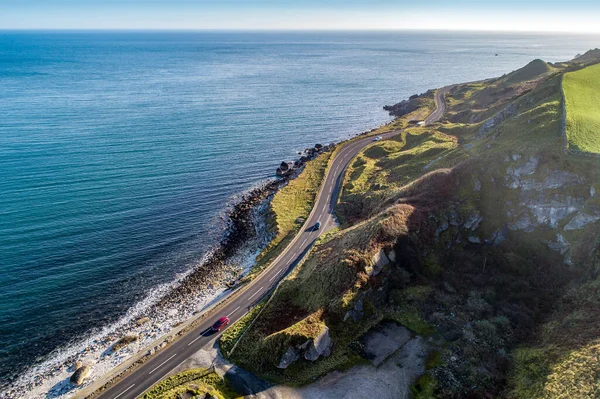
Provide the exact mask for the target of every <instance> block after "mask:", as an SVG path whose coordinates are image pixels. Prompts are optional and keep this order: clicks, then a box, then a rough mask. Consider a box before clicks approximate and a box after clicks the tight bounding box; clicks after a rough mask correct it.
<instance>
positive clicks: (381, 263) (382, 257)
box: [365, 248, 390, 277]
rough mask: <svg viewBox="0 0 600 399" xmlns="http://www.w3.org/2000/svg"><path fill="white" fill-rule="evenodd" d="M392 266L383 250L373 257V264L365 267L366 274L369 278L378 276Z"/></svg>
mask: <svg viewBox="0 0 600 399" xmlns="http://www.w3.org/2000/svg"><path fill="white" fill-rule="evenodd" d="M389 264H390V260H389V259H388V257H387V255H386V254H385V251H384V250H383V248H382V249H381V250H380V251H379V252H377V253H376V254H375V256H373V259H372V264H371V265H368V266H366V267H365V272H366V273H367V274H368V275H369V277H372V276H376V275H378V274H379V273H381V270H382V269H383V268H384V267H385V266H387V265H389Z"/></svg>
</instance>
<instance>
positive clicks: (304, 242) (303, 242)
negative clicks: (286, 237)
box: [300, 239, 306, 247]
mask: <svg viewBox="0 0 600 399" xmlns="http://www.w3.org/2000/svg"><path fill="white" fill-rule="evenodd" d="M304 244H306V239H304V241H302V244H300V246H302V247H303V246H304Z"/></svg>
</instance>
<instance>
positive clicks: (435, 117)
mask: <svg viewBox="0 0 600 399" xmlns="http://www.w3.org/2000/svg"><path fill="white" fill-rule="evenodd" d="M451 88H452V86H446V87H442V88H441V89H438V90H437V91H436V92H435V110H434V111H433V112H432V113H431V114H429V116H428V117H427V118H425V124H426V125H430V124H432V123H435V122H437V121H439V120H440V119H441V118H442V116H444V113H445V112H446V100H444V96H445V95H446V94H447V93H448V92H449V91H450V89H451Z"/></svg>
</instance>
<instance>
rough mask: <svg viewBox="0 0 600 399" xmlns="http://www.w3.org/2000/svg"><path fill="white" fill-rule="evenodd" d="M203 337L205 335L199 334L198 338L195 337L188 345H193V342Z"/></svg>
mask: <svg viewBox="0 0 600 399" xmlns="http://www.w3.org/2000/svg"><path fill="white" fill-rule="evenodd" d="M202 337H203V335H199V336H197V337H196V338H194V340H193V341H192V342H190V343H189V344H188V346H190V345H191V344H193V343H194V342H196V341H198V340H199V339H200V338H202Z"/></svg>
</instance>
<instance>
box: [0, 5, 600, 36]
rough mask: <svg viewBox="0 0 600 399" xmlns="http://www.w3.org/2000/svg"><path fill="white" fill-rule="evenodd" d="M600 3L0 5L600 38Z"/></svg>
mask: <svg viewBox="0 0 600 399" xmlns="http://www.w3.org/2000/svg"><path fill="white" fill-rule="evenodd" d="M599 21H600V0H561V1H558V0H519V1H517V0H0V29H144V30H146V29H148V30H150V29H170V30H188V29H192V30H390V29H393V30H403V29H436V30H491V31H539V32H544V31H548V32H594V33H600V22H599Z"/></svg>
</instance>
